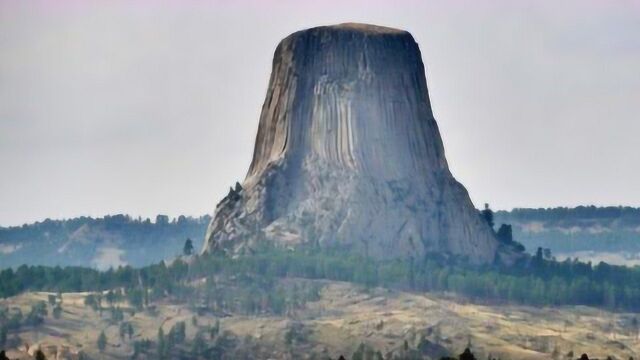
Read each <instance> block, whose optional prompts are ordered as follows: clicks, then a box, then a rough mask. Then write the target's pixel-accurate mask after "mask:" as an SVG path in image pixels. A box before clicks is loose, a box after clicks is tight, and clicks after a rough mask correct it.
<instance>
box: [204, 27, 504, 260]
mask: <svg viewBox="0 0 640 360" xmlns="http://www.w3.org/2000/svg"><path fill="white" fill-rule="evenodd" d="M424 74H425V72H424V66H423V63H422V59H421V55H420V50H419V48H418V44H417V43H416V42H415V41H414V39H413V37H412V36H411V35H410V34H409V33H408V32H405V31H401V30H396V29H390V28H385V27H379V26H372V25H362V24H342V25H336V26H326V27H318V28H313V29H308V30H304V31H300V32H297V33H294V34H292V35H290V36H289V37H287V38H286V39H284V40H283V41H282V42H281V43H280V44H279V45H278V47H277V49H276V52H275V55H274V60H273V69H272V74H271V80H270V83H269V88H268V91H267V96H266V99H265V102H264V105H263V108H262V114H261V116H260V123H259V127H258V134H257V138H256V143H255V149H254V155H253V161H252V163H251V167H250V169H249V172H248V174H247V177H246V179H245V180H244V182H243V184H242V186H236V188H235V189H231V191H230V193H229V195H228V196H227V197H225V199H223V200H222V201H221V202H220V203H219V204H218V206H217V208H216V213H215V217H214V219H213V220H212V222H211V224H210V225H209V228H208V231H207V234H206V239H205V240H206V241H205V245H204V249H203V251H223V252H228V253H242V252H244V251H252V250H253V249H255V248H256V247H257V246H258V245H259V243H260V242H263V241H269V242H273V243H274V244H276V245H278V246H294V245H296V244H301V243H306V244H310V245H313V246H319V247H325V248H326V247H341V248H345V249H349V250H352V251H357V252H359V253H361V254H365V255H367V256H373V257H376V258H390V257H406V256H413V257H416V258H419V257H421V256H423V255H424V254H426V253H428V252H444V253H451V254H456V255H463V256H465V255H468V256H469V259H470V260H471V261H473V262H477V263H487V262H491V261H493V260H494V258H495V255H496V252H497V249H498V242H497V241H496V239H495V237H494V234H493V231H492V230H491V229H490V228H489V226H488V225H487V224H486V223H485V222H484V221H483V220H482V219H481V218H480V217H479V215H478V212H477V210H476V209H475V207H474V206H473V204H472V203H471V201H470V199H469V196H468V194H467V191H466V189H465V188H464V187H463V186H462V185H461V184H460V183H458V182H457V181H456V180H455V179H454V178H453V176H452V175H451V173H450V172H449V168H448V166H447V161H446V159H445V156H444V148H443V144H442V140H441V138H440V134H439V131H438V126H437V124H436V121H435V119H434V117H433V114H432V111H431V104H430V102H429V94H428V90H427V83H426V79H425V75H424Z"/></svg>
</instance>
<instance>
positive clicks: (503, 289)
mask: <svg viewBox="0 0 640 360" xmlns="http://www.w3.org/2000/svg"><path fill="white" fill-rule="evenodd" d="M296 277H299V278H307V279H329V280H338V281H349V282H354V283H358V284H362V285H364V286H368V287H373V286H384V287H390V288H399V289H409V290H414V291H444V292H453V293H457V294H460V295H463V296H467V297H470V298H473V299H477V300H483V301H494V302H495V301H498V302H513V303H521V304H532V305H562V304H580V305H591V306H602V307H607V308H612V309H618V308H620V309H628V310H640V268H628V267H621V266H612V265H608V264H606V263H600V264H598V265H595V266H593V265H592V264H590V263H582V262H578V261H569V260H567V261H564V262H557V261H551V260H547V259H545V256H544V254H543V251H542V249H539V250H538V252H537V253H536V255H534V256H532V257H528V258H525V259H523V261H521V262H520V263H518V264H516V265H514V266H510V267H505V266H499V265H491V266H480V267H479V266H470V265H467V261H465V259H455V258H452V257H446V256H442V255H440V256H438V255H433V256H430V257H428V258H425V259H420V260H417V259H398V260H392V261H376V260H374V259H370V258H365V257H362V256H356V255H345V253H343V252H340V251H323V252H318V251H311V250H308V249H298V250H297V251H286V252H285V251H280V250H276V249H265V250H262V251H259V252H258V253H257V254H256V255H252V256H245V257H239V258H229V257H224V256H199V257H196V258H194V259H193V261H192V262H191V263H190V265H187V264H186V263H185V262H183V261H180V260H176V261H174V262H173V263H172V264H171V265H166V264H165V263H164V262H162V263H160V264H157V265H152V266H147V267H144V268H140V269H134V268H131V267H121V268H118V269H116V270H109V271H105V272H100V271H96V270H92V269H87V268H78V267H68V268H60V267H53V268H51V267H43V266H21V267H19V268H18V269H16V270H13V269H5V270H3V271H1V272H0V296H2V297H7V296H12V295H15V294H18V293H20V292H23V291H28V290H37V291H51V292H56V291H61V292H69V291H74V292H77V291H96V290H107V289H116V288H124V289H125V292H124V293H123V294H120V295H119V296H126V298H127V299H128V300H129V301H130V302H131V303H132V304H133V305H134V306H135V307H137V308H142V307H143V306H144V304H145V303H148V302H149V299H150V298H151V300H154V299H157V298H162V297H166V296H173V297H175V298H177V299H183V300H185V301H187V300H189V301H193V299H194V293H196V292H202V291H205V292H206V290H202V289H197V287H194V286H191V285H190V284H191V282H192V281H193V280H196V279H202V278H206V279H210V281H207V287H205V289H206V288H211V289H214V290H211V291H210V292H209V293H210V294H211V295H210V296H209V298H207V297H206V294H199V295H198V296H200V297H202V298H206V299H208V300H207V302H208V304H215V303H216V301H217V302H218V303H220V304H222V303H225V304H235V305H227V307H231V306H233V307H234V308H233V310H234V311H235V310H239V309H254V310H250V311H249V310H247V312H259V311H262V308H263V307H265V306H264V304H265V303H268V304H271V305H269V306H268V309H266V310H264V311H267V310H268V311H274V312H279V311H286V310H283V309H286V306H284V305H282V306H281V305H279V304H281V303H282V301H281V299H282V298H284V295H282V296H278V295H277V294H278V292H280V293H282V294H284V293H285V292H286V291H289V290H286V289H279V288H278V287H275V286H274V284H275V282H274V279H279V278H296ZM216 279H217V280H216ZM220 279H225V280H220ZM220 281H223V283H221V282H220ZM224 281H226V283H224ZM230 284H231V285H232V286H229V285H230ZM219 286H222V287H224V288H225V289H227V290H225V291H226V292H227V293H228V294H232V295H233V296H235V297H236V298H239V299H247V300H243V301H241V302H233V301H230V300H229V299H218V300H216V299H215V297H214V295H212V294H221V293H225V292H224V291H215V288H216V287H219ZM299 292H300V293H301V294H303V293H305V294H306V293H307V292H311V293H312V292H313V290H308V289H303V290H299ZM243 294H246V296H245V295H243ZM114 296H115V295H114ZM216 296H220V295H216ZM230 296H231V295H230ZM307 296H308V295H304V296H302V295H300V296H299V297H300V298H305V297H307ZM264 299H270V300H269V301H267V300H264ZM279 299H280V300H279ZM243 311H244V310H243Z"/></svg>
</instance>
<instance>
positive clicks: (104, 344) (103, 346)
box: [98, 330, 107, 352]
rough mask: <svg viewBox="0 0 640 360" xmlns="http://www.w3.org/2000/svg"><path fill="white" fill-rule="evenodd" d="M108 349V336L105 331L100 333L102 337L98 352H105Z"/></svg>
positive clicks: (100, 337)
mask: <svg viewBox="0 0 640 360" xmlns="http://www.w3.org/2000/svg"><path fill="white" fill-rule="evenodd" d="M106 348H107V335H106V334H105V333H104V330H103V331H101V332H100V336H98V350H100V352H103V351H104V350H105V349H106Z"/></svg>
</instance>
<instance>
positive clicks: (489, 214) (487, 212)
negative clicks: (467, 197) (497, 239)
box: [480, 203, 494, 230]
mask: <svg viewBox="0 0 640 360" xmlns="http://www.w3.org/2000/svg"><path fill="white" fill-rule="evenodd" d="M480 215H482V218H483V219H484V221H486V222H487V225H489V227H490V228H491V230H493V225H494V223H493V210H491V209H490V208H489V204H486V203H485V204H484V210H482V211H481V212H480Z"/></svg>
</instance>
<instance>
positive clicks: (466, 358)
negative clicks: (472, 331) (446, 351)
mask: <svg viewBox="0 0 640 360" xmlns="http://www.w3.org/2000/svg"><path fill="white" fill-rule="evenodd" d="M458 358H459V359H460V360H476V357H475V356H474V355H473V353H472V352H471V350H470V349H469V348H466V349H464V351H463V352H462V354H460V356H458Z"/></svg>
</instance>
